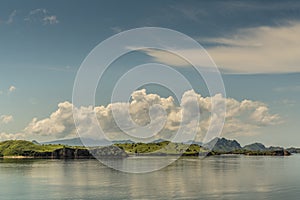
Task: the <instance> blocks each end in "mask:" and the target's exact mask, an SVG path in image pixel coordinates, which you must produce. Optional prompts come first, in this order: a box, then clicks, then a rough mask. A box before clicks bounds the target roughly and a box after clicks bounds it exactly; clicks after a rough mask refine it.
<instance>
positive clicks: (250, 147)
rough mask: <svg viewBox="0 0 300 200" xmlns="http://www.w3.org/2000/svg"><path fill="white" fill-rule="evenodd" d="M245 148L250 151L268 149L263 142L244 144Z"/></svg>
mask: <svg viewBox="0 0 300 200" xmlns="http://www.w3.org/2000/svg"><path fill="white" fill-rule="evenodd" d="M243 149H246V150H249V151H265V150H267V148H266V147H265V145H263V144H261V143H253V144H249V145H246V146H244V147H243Z"/></svg>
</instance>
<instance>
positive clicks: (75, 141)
mask: <svg viewBox="0 0 300 200" xmlns="http://www.w3.org/2000/svg"><path fill="white" fill-rule="evenodd" d="M81 140H83V141H84V144H85V145H83V143H82V141H81ZM42 144H62V145H68V146H106V145H110V144H111V142H109V141H107V140H94V139H91V138H82V139H80V138H79V137H78V138H71V139H62V140H54V141H49V142H43V143H42Z"/></svg>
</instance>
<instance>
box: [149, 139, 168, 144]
mask: <svg viewBox="0 0 300 200" xmlns="http://www.w3.org/2000/svg"><path fill="white" fill-rule="evenodd" d="M161 142H169V141H168V140H164V139H157V140H153V141H152V142H149V143H161Z"/></svg>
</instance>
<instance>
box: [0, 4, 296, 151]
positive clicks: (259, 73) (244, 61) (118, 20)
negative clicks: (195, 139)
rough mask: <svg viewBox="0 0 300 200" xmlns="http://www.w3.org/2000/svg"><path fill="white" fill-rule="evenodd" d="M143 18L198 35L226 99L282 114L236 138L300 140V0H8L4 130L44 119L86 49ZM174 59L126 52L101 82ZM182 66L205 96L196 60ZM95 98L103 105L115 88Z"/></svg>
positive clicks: (1, 58)
mask: <svg viewBox="0 0 300 200" xmlns="http://www.w3.org/2000/svg"><path fill="white" fill-rule="evenodd" d="M145 26H157V27H164V28H170V29H174V30H177V31H180V32H182V33H184V34H186V35H188V36H190V37H192V38H193V39H195V40H197V41H198V42H199V43H200V44H202V45H203V46H204V47H205V48H206V49H207V51H208V53H209V54H210V55H211V56H212V58H213V59H214V61H215V62H216V64H217V65H218V67H219V68H220V70H221V71H222V73H223V79H224V84H225V87H226V92H227V97H228V98H234V99H236V100H238V101H242V100H244V99H249V100H253V101H260V102H263V103H265V104H266V105H268V108H269V112H270V113H271V114H278V115H279V116H280V118H281V122H280V123H275V124H272V125H268V126H264V127H260V128H259V129H258V130H255V132H258V133H257V134H254V135H243V134H239V135H234V136H233V135H229V137H232V138H236V139H239V140H240V141H241V142H242V143H244V144H245V143H249V142H253V141H261V142H263V143H266V144H267V145H284V146H300V142H298V141H300V135H299V134H298V131H299V129H300V125H299V123H297V121H298V119H299V117H300V116H299V113H300V112H299V111H300V109H299V106H298V103H299V100H300V95H299V93H300V66H299V65H300V54H299V52H300V49H299V44H300V39H299V37H298V36H299V34H300V2H298V1H284V2H283V1H268V2H261V1H226V2H225V1H213V2H210V1H161V2H159V1H156V2H153V1H63V2H62V1H31V0H28V1H8V0H7V1H6V0H2V1H1V6H0V91H1V92H0V116H2V118H1V120H2V122H1V123H0V133H2V135H5V134H18V133H23V132H24V129H25V128H26V127H28V124H29V123H30V122H31V121H32V119H33V118H35V117H36V118H37V120H43V119H47V118H49V116H50V115H51V113H53V112H55V111H56V110H57V106H58V104H59V103H61V102H65V101H69V102H71V101H72V88H73V82H74V79H75V76H76V72H77V70H78V69H79V66H80V64H81V63H82V61H83V60H84V58H85V57H86V56H87V55H88V53H89V52H90V51H91V50H92V49H93V48H94V47H95V46H96V45H97V44H99V43H100V42H101V41H103V40H105V39H106V38H108V37H110V36H112V35H114V34H116V33H119V32H121V31H125V30H128V29H132V28H138V27H145ZM169 58H170V55H165V54H161V53H160V52H155V51H153V52H140V53H135V54H133V55H129V56H128V57H127V58H124V59H120V60H119V61H118V62H116V63H114V64H113V66H112V72H111V75H110V76H109V77H108V78H107V80H106V81H107V82H106V83H103V84H102V85H101V86H100V87H103V89H104V91H109V90H110V88H111V87H112V84H113V80H114V79H113V77H115V76H117V75H118V74H121V73H122V72H124V69H125V71H126V70H127V69H129V68H130V67H132V66H134V65H137V64H140V63H144V62H149V61H151V62H153V61H156V62H160V63H163V64H170V63H169V60H170V59H169ZM171 58H172V57H171ZM179 65H180V64H179ZM175 67H177V68H178V70H179V71H181V72H182V73H183V74H185V75H186V76H187V77H189V78H190V79H191V80H192V84H193V86H194V87H195V90H196V92H198V93H201V94H202V95H203V96H206V95H208V94H207V93H206V92H205V87H204V86H203V82H202V81H201V78H200V77H194V74H193V72H192V70H191V69H190V68H189V67H186V66H175ZM149 90H150V92H155V90H153V91H151V88H150V89H149ZM148 92H149V91H148ZM156 92H157V91H156ZM99 93H100V92H99ZM160 95H161V96H168V93H165V92H160ZM96 99H97V103H98V104H99V105H102V104H103V105H106V104H107V103H108V101H109V96H103V95H101V94H98V96H97V98H96ZM10 116H11V117H10ZM5 119H6V120H5ZM225 136H226V135H225ZM47 139H51V137H49V138H48V136H47V137H45V138H42V137H41V140H47Z"/></svg>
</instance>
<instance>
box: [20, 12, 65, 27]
mask: <svg viewBox="0 0 300 200" xmlns="http://www.w3.org/2000/svg"><path fill="white" fill-rule="evenodd" d="M24 20H25V21H26V22H31V23H33V22H35V23H41V24H43V25H48V24H49V25H53V24H58V23H59V20H58V19H57V16H56V15H52V14H51V13H50V12H49V11H48V10H46V9H44V8H38V9H35V10H31V11H30V12H29V14H28V15H27V16H26V17H25V18H24Z"/></svg>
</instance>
